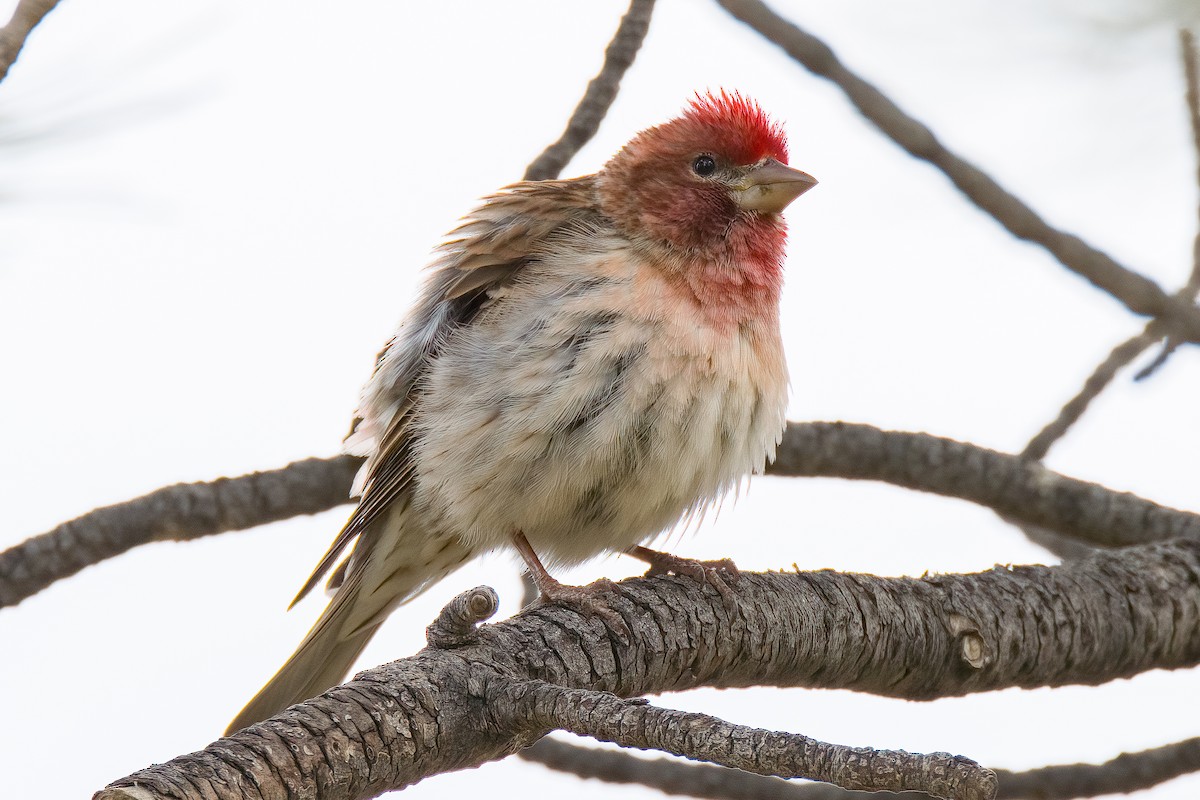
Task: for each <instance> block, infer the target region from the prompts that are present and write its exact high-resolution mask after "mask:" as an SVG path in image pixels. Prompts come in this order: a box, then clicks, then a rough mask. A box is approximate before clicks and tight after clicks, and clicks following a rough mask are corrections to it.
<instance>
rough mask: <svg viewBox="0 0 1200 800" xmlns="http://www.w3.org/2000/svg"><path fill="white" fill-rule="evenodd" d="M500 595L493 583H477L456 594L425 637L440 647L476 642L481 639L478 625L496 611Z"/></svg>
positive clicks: (431, 624) (439, 648)
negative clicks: (471, 587)
mask: <svg viewBox="0 0 1200 800" xmlns="http://www.w3.org/2000/svg"><path fill="white" fill-rule="evenodd" d="M499 605H500V595H498V594H496V590H495V589H493V588H492V587H490V586H476V587H475V588H474V589H469V590H467V591H465V592H463V593H462V594H460V595H458V596H457V597H455V598H454V599H453V600H451V601H450V602H449V603H447V604H446V607H445V608H443V609H442V612H441V613H440V614H438V616H437V619H435V620H434V621H433V622H432V623H430V625H429V627H428V628H426V629H425V641H427V642H428V643H429V646H430V647H433V648H435V649H437V650H449V649H451V648H454V647H462V646H463V645H467V644H472V643H474V642H476V641H478V640H479V631H478V629H477V628H476V626H477V625H478V624H479V623H481V622H483V621H484V620H486V619H490V618H491V616H492V615H493V614H495V613H496V609H497V608H498V607H499Z"/></svg>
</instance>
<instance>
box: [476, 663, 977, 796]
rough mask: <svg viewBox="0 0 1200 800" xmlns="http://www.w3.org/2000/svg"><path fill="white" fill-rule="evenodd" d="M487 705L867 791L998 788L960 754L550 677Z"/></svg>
mask: <svg viewBox="0 0 1200 800" xmlns="http://www.w3.org/2000/svg"><path fill="white" fill-rule="evenodd" d="M490 713H492V714H493V715H506V716H507V715H511V717H512V718H513V720H514V722H515V723H516V727H517V729H518V730H521V731H526V730H530V729H533V730H537V729H541V728H544V729H550V730H564V731H569V732H571V733H575V734H578V735H581V736H590V737H592V738H594V739H599V740H601V741H605V742H612V743H613V744H618V745H621V746H622V747H632V748H637V749H639V750H660V751H662V752H666V753H672V754H674V755H677V756H686V757H687V758H690V759H693V760H697V761H705V762H708V763H710V764H719V765H721V766H725V767H733V768H736V769H740V770H745V771H746V772H752V773H755V774H758V775H773V776H777V777H780V778H807V779H810V780H818V781H824V782H827V783H836V784H837V785H839V786H843V787H845V788H847V789H860V790H864V791H884V790H887V791H897V792H900V791H912V790H917V791H923V792H926V793H927V794H930V795H932V796H934V797H940V798H947V799H949V798H963V800H991V798H992V797H994V796H995V794H996V776H995V775H994V774H993V773H992V772H991V770H987V769H984V768H982V767H980V766H979V765H978V764H976V763H975V762H974V761H971V760H970V759H966V758H963V757H962V756H952V755H949V754H947V753H932V754H929V755H922V754H918V753H906V752H903V751H898V750H874V749H871V748H867V747H846V746H844V745H835V744H829V743H826V742H820V741H817V740H816V739H810V738H809V737H807V736H802V735H800V734H795V733H781V732H778V731H767V730H763V729H761V728H749V727H746V726H744V725H735V724H733V723H730V722H726V721H725V720H722V719H718V718H716V717H713V716H710V715H708V714H698V713H694V712H685V711H675V710H672V709H666V708H659V707H657V706H653V705H650V704H649V703H647V702H645V701H644V700H636V699H635V700H628V699H623V698H620V697H617V696H616V695H614V694H611V693H609V692H595V691H590V690H587V689H566V688H563V687H561V686H555V685H554V684H551V683H546V682H545V681H524V682H520V683H513V684H509V685H508V686H507V687H505V688H504V690H502V691H501V692H500V693H499V694H498V696H497V697H496V698H495V699H494V701H493V707H492V708H491V709H490Z"/></svg>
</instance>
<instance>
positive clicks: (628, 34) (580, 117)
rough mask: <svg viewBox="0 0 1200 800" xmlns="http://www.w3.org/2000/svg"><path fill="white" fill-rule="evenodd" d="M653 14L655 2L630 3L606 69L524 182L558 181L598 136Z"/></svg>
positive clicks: (608, 53)
mask: <svg viewBox="0 0 1200 800" xmlns="http://www.w3.org/2000/svg"><path fill="white" fill-rule="evenodd" d="M653 13H654V0H632V2H630V4H629V10H628V11H626V12H625V16H623V17H622V18H621V24H620V25H619V26H618V27H617V32H616V34H614V35H613V38H612V41H611V42H609V43H608V47H607V48H606V49H605V50H604V66H603V67H601V68H600V72H599V74H597V75H596V77H595V78H592V80H591V82H590V83H588V86H587V90H586V91H585V92H584V93H583V99H582V100H580V101H579V105H577V106H576V107H575V110H574V111H573V112H572V113H571V119H570V120H568V122H567V128H566V130H564V131H563V133H562V136H560V137H559V138H558V141H556V142H555V143H554V144H552V145H550V146H549V147H547V148H546V149H545V150H543V151H542V154H541V155H539V156H538V157H537V158H535V159H534V160H533V162H532V163H531V164H530V165H529V167H528V168H527V169H526V170H525V180H527V181H544V180H549V179H551V178H556V177H558V174H559V173H560V172H562V169H563V167H565V166H566V165H567V162H568V161H570V160H571V159H572V158H574V156H575V154H576V153H578V152H579V150H580V148H582V147H583V146H584V145H585V144H587V143H588V141H589V140H590V139H591V138H592V137H593V136H595V135H596V131H597V130H599V128H600V122H601V121H602V120H603V119H604V115H605V114H607V113H608V109H609V107H610V106H611V105H612V104H613V101H614V100H616V99H617V90H618V89H619V88H620V86H621V78H622V77H623V76H624V75H625V71H626V70H628V69H629V67H630V66H631V65H632V64H633V59H634V58H635V57H636V56H637V53H638V50H639V49H641V46H642V41H643V40H645V38H646V32H647V31H648V30H650V16H651V14H653Z"/></svg>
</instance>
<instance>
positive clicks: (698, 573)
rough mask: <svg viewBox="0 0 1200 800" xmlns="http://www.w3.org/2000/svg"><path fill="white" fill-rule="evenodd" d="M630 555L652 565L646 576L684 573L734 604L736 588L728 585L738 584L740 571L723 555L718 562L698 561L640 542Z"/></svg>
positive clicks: (627, 551)
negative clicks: (643, 545) (644, 545)
mask: <svg viewBox="0 0 1200 800" xmlns="http://www.w3.org/2000/svg"><path fill="white" fill-rule="evenodd" d="M625 552H626V553H628V554H629V555H631V556H633V557H634V558H637V559H639V560H641V561H645V562H646V563H647V564H649V565H650V569H648V570H646V576H647V577H653V576H655V575H667V574H670V573H674V574H676V575H685V576H687V577H689V578H691V579H692V580H694V581H697V582H699V583H706V584H708V585H709V586H711V587H713V588H714V589H716V590H717V593H718V594H719V595H721V599H722V600H724V601H725V605H726V606H732V605H733V604H734V598H733V590H732V589H730V588H729V584H731V583H737V582H738V579H739V578H741V571H740V570H738V568H737V564H734V563H733V560H732V559H728V558H722V559H718V560H716V561H697V560H696V559H694V558H684V557H682V556H677V555H674V554H672V553H664V552H662V551H661V550H651V549H650V548H649V547H642V546H641V545H637V546H635V547H631V548H629V549H628V550H626V551H625Z"/></svg>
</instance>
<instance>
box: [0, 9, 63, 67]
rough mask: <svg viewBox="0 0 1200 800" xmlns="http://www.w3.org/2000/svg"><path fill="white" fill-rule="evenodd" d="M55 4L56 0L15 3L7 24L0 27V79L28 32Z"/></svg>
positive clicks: (11, 62)
mask: <svg viewBox="0 0 1200 800" xmlns="http://www.w3.org/2000/svg"><path fill="white" fill-rule="evenodd" d="M56 5H58V0H21V2H19V3H17V7H16V9H14V10H13V15H12V18H11V19H10V20H9V21H8V24H7V25H5V26H4V27H3V28H0V81H3V80H4V79H5V77H7V76H8V70H9V69H10V68H11V67H12V65H13V64H14V63H16V60H17V56H19V55H20V54H21V48H23V47H24V46H25V40H26V39H27V38H28V37H29V34H30V33H32V32H33V29H34V28H36V27H37V24H38V23H39V22H41V21H42V18H43V17H45V16H46V15H47V14H49V13H50V12H51V11H52V10H53V9H54V7H55V6H56Z"/></svg>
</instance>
